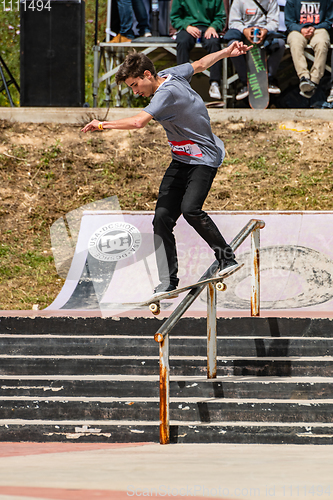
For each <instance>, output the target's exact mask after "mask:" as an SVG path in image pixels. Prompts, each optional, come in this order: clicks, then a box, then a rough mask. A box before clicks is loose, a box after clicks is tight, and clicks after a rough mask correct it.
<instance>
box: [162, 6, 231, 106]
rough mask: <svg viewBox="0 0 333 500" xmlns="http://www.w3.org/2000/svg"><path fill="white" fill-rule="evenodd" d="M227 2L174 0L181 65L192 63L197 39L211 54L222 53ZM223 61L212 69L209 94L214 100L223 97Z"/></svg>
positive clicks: (173, 9)
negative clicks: (225, 4) (222, 35)
mask: <svg viewBox="0 0 333 500" xmlns="http://www.w3.org/2000/svg"><path fill="white" fill-rule="evenodd" d="M225 19H226V16H225V11H224V6H223V0H203V1H202V0H201V1H200V0H173V1H172V6H171V14H170V21H171V25H172V26H173V27H174V28H175V29H176V30H177V38H176V41H177V64H183V63H186V62H188V61H189V59H190V52H191V50H192V49H193V47H194V46H195V44H196V42H197V40H198V39H199V40H200V41H201V44H202V46H203V48H204V49H205V50H206V51H207V52H208V54H211V53H213V52H218V51H219V50H221V42H220V35H219V34H220V32H221V31H222V28H223V26H224V24H225ZM221 77H222V62H221V61H218V62H217V63H215V64H213V66H211V68H210V79H209V83H210V88H209V95H210V97H211V98H212V99H222V96H221V89H220V86H221Z"/></svg>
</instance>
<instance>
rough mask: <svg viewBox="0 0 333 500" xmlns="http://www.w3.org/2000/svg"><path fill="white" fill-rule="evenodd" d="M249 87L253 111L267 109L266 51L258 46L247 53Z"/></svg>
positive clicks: (254, 46) (254, 45)
mask: <svg viewBox="0 0 333 500" xmlns="http://www.w3.org/2000/svg"><path fill="white" fill-rule="evenodd" d="M246 63H247V86H248V90H249V104H250V106H251V108H252V109H266V108H267V106H268V104H269V93H268V75H267V60H266V51H265V49H264V48H263V47H260V46H259V45H258V44H253V47H252V49H250V50H249V51H248V52H247V53H246Z"/></svg>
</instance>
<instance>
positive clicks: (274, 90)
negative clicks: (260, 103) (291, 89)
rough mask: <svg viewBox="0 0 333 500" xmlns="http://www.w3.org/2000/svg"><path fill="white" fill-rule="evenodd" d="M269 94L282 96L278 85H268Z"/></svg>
mask: <svg viewBox="0 0 333 500" xmlns="http://www.w3.org/2000/svg"><path fill="white" fill-rule="evenodd" d="M268 92H269V93H270V94H281V90H280V89H279V87H277V86H276V85H271V84H270V85H268Z"/></svg>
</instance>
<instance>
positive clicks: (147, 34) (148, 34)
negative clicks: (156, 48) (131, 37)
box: [143, 31, 152, 38]
mask: <svg viewBox="0 0 333 500" xmlns="http://www.w3.org/2000/svg"><path fill="white" fill-rule="evenodd" d="M143 36H144V37H145V38H148V37H150V36H152V34H151V33H150V31H146V33H145V34H144V35H143Z"/></svg>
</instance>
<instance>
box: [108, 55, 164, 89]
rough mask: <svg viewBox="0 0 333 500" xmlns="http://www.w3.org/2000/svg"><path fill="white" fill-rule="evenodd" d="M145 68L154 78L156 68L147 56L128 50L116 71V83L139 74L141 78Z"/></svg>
mask: <svg viewBox="0 0 333 500" xmlns="http://www.w3.org/2000/svg"><path fill="white" fill-rule="evenodd" d="M146 70H148V71H150V72H151V74H152V76H153V77H155V78H156V76H157V73H156V69H155V66H154V64H153V63H152V61H151V60H150V59H149V57H147V56H146V54H142V52H136V51H133V52H130V53H129V54H127V56H126V58H125V61H124V62H123V64H122V65H121V66H120V68H119V69H118V71H117V73H116V76H115V79H116V84H117V85H119V84H120V83H122V82H124V81H125V80H127V78H129V77H132V78H137V77H138V76H139V77H140V78H143V77H144V72H145V71H146Z"/></svg>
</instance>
